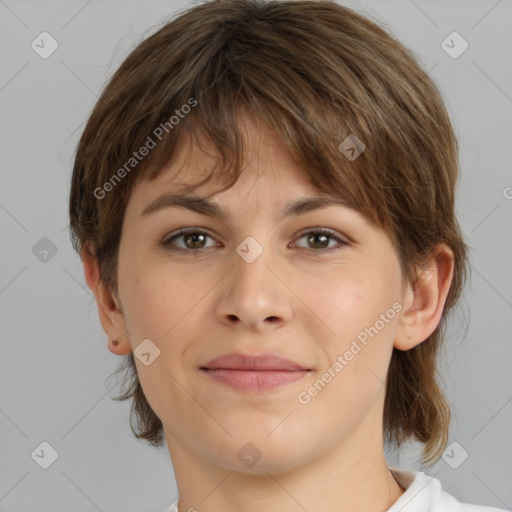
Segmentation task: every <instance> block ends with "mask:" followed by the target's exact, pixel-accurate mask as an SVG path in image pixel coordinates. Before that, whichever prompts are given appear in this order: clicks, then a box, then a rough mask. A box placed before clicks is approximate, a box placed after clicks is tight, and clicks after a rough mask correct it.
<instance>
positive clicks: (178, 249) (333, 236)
mask: <svg viewBox="0 0 512 512" xmlns="http://www.w3.org/2000/svg"><path fill="white" fill-rule="evenodd" d="M190 234H201V235H206V236H208V237H210V238H212V239H213V237H212V236H211V235H209V234H208V233H207V232H206V231H202V230H200V229H196V228H189V229H186V230H181V231H178V232H177V233H176V234H174V235H173V236H171V237H170V238H167V239H166V240H164V241H163V242H162V245H163V246H164V247H165V248H166V249H167V250H169V251H174V252H178V253H199V252H202V251H203V250H205V249H208V247H204V248H202V249H183V248H181V247H172V246H171V244H172V242H173V241H174V240H176V239H177V238H180V237H183V236H184V235H190ZM310 234H315V235H326V236H328V237H329V238H331V239H336V240H337V241H338V242H340V243H339V244H338V245H337V246H334V247H330V248H324V249H308V248H304V247H300V249H306V250H310V251H314V252H322V253H330V252H333V251H338V250H340V249H341V248H342V247H343V246H345V245H348V243H347V242H345V241H344V240H342V239H341V238H340V237H338V236H337V235H336V233H335V232H334V231H332V230H330V229H327V228H318V229H313V228H312V229H311V230H310V231H306V232H303V233H302V234H301V235H300V237H299V239H300V238H302V237H304V236H305V235H310ZM212 247H213V246H212Z"/></svg>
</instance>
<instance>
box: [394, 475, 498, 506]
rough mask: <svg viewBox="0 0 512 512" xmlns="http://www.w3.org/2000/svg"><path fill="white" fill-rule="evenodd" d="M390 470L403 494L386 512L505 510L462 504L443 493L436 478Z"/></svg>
mask: <svg viewBox="0 0 512 512" xmlns="http://www.w3.org/2000/svg"><path fill="white" fill-rule="evenodd" d="M390 469H391V472H392V473H393V476H394V477H395V480H396V481H397V482H398V483H399V484H400V485H401V486H402V488H404V489H405V492H404V494H402V496H400V498H398V500H397V501H396V502H395V504H394V505H393V506H392V507H391V508H389V509H388V511H387V512H398V511H401V512H506V511H505V509H499V508H495V507H487V506H484V505H473V504H471V503H462V502H460V501H458V500H457V499H456V498H455V497H454V496H452V495H451V494H448V493H447V492H446V491H444V490H443V489H442V486H441V482H440V481H439V480H438V479H437V478H433V477H430V476H428V475H425V473H423V472H421V471H407V470H404V469H400V468H390Z"/></svg>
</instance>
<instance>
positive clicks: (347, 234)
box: [82, 117, 453, 512]
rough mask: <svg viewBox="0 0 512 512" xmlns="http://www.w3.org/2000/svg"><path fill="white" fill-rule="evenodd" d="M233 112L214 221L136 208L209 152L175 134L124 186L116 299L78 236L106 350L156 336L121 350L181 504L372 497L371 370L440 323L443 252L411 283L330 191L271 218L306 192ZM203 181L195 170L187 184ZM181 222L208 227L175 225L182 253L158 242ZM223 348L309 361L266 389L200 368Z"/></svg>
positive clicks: (382, 479) (378, 398)
mask: <svg viewBox="0 0 512 512" xmlns="http://www.w3.org/2000/svg"><path fill="white" fill-rule="evenodd" d="M244 128H245V133H246V137H247V143H248V147H247V153H246V160H245V164H246V166H245V169H244V172H243V174H242V175H241V177H240V179H239V180H238V182H237V183H236V184H235V185H234V186H233V187H232V188H231V189H229V190H226V191H225V192H222V193H220V194H216V195H214V196H212V197H211V198H210V200H212V201H215V202H216V203H217V204H219V205H222V206H224V207H225V208H227V209H228V210H229V212H230V217H229V218H228V219H227V221H226V222H222V221H221V220H219V219H217V218H212V217H208V216H205V215H201V214H199V213H196V212H191V211H189V210H185V209H182V208H177V207H175V208H168V209H163V210H160V211H158V212H155V213H153V214H151V215H147V216H145V217H141V212H142V211H143V210H144V208H145V207H146V206H147V205H148V204H149V203H150V202H151V201H152V200H153V199H155V198H156V197H158V196H160V195H161V194H162V193H163V192H164V191H172V192H179V191H181V190H182V186H183V184H184V183H194V182H195V181H197V180H198V178H200V177H201V176H202V174H201V172H200V169H205V166H207V165H211V163H212V160H211V158H210V157H208V156H206V155H205V154H204V153H202V152H201V151H200V150H199V149H198V148H197V147H195V146H192V145H190V144H188V142H190V141H187V139H183V140H182V141H181V144H180V146H179V147H178V153H177V154H176V156H175V158H174V159H173V161H172V162H171V163H170V164H168V167H167V168H166V170H165V172H164V173H162V174H161V175H160V176H159V178H157V179H156V180H155V181H153V182H151V181H147V180H143V181H141V182H140V183H138V184H137V185H136V187H135V188H134V190H133V192H132V195H131V197H130V199H129V203H128V205H127V209H126V214H125V219H124V224H123V231H122V236H121V242H120V251H119V273H118V278H119V298H118V300H117V301H115V300H114V299H112V297H111V295H110V294H109V292H108V290H107V289H106V288H105V286H104V285H103V283H102V282H101V280H100V278H99V271H98V265H97V261H96V258H95V257H94V255H93V254H91V253H90V252H88V251H87V250H84V251H83V252H82V262H83V266H84V272H85V277H86V280H87V283H88V285H89V287H90V288H91V290H92V291H93V292H94V293H95V296H96V300H97V304H98V312H99V317H100V321H101V324H102V326H103V329H104V330H105V333H106V334H107V336H108V338H109V340H112V339H117V340H119V342H120V343H119V345H117V346H114V345H112V344H111V343H109V350H110V351H111V352H113V353H114V354H118V355H125V354H128V353H129V352H130V351H133V350H135V349H136V348H137V346H138V345H139V343H141V341H142V340H144V339H150V340H151V341H152V343H154V344H155V345H156V346H157V347H158V348H159V350H160V356H159V357H157V358H156V359H155V360H154V362H152V363H151V364H150V365H149V366H145V365H143V364H142V363H141V362H140V361H139V360H138V358H135V361H136V363H137V371H138V375H139V378H140V381H141V383H142V386H143V389H144V393H145V395H146V397H147V399H148V401H149V403H150V405H151V407H152V408H153V410H154V411H155V413H156V414H157V415H158V417H159V418H160V419H161V420H162V422H163V424H164V431H165V436H166V440H167V445H168V449H169V452H170V454H171V458H172V464H173V468H174V472H175V476H176V480H177V485H178V490H179V495H180V499H179V510H180V512H184V511H187V510H189V508H191V507H194V508H195V509H197V510H199V511H200V512H218V511H219V510H222V511H224V512H235V511H238V512H239V511H244V512H256V511H258V512H261V510H265V511H281V512H282V511H289V512H300V511H303V510H308V511H312V510H315V511H316V512H327V511H330V512H332V511H333V510H336V511H339V512H344V511H347V512H348V511H352V512H353V511H365V512H367V511H384V510H386V509H388V508H389V507H390V506H391V505H392V504H393V503H395V501H396V500H397V499H398V498H399V497H400V495H401V494H403V492H404V491H403V489H402V488H401V487H400V486H399V485H398V483H397V482H396V481H395V479H394V478H393V476H392V474H391V472H390V470H389V468H388V466H387V464H386V461H385V458H384V444H383V432H382V417H383V404H384V396H385V385H384V381H385V378H386V373H387V368H388V365H389V361H390V358H391V354H392V349H393V347H396V348H397V349H400V350H408V349H410V348H412V347H414V346H415V345H417V344H419V343H421V342H422V341H424V340H425V339H426V338H427V337H428V336H429V335H430V334H431V333H432V332H433V331H434V330H435V328H436V327H437V325H438V324H439V321H440V319H441V314H442V311H443V306H444V304H445V300H446V296H447V293H448V290H449V287H450V283H451V280H452V276H453V253H452V252H451V250H450V249H449V248H448V247H447V246H445V245H438V246H436V248H435V252H433V253H432V256H433V257H432V261H431V264H430V266H429V267H428V268H427V270H426V272H425V274H424V277H425V278H424V279H421V280H420V282H419V284H418V286H417V288H416V289H415V290H414V291H413V290H412V289H411V288H410V287H409V286H408V284H407V283H405V282H404V281H403V279H402V275H401V271H400V266H399V260H398V257H397V255H396V253H395V252H394V249H393V247H392V245H391V241H390V239H389V238H388V236H387V235H386V234H385V233H384V232H383V231H382V230H380V229H378V228H377V227H375V226H374V225H372V224H370V223H369V222H368V221H367V220H366V219H365V218H364V217H363V216H362V215H361V214H359V213H358V212H356V211H353V210H350V209H348V208H346V207H344V206H342V205H332V206H329V207H327V208H325V209H320V210H316V211H312V212H308V213H306V214H304V215H302V216H298V217H289V218H283V217H282V216H280V215H279V212H280V211H281V210H282V208H283V207H284V205H285V204H287V203H288V202H291V201H294V200H297V199H299V198H303V196H314V195H319V194H318V193H316V192H315V191H314V189H312V186H311V184H309V183H307V182H305V181H304V179H303V178H302V177H301V175H300V174H299V172H298V170H297V167H296V165H295V163H294V161H293V160H292V159H291V157H290V155H289V154H288V153H287V151H286V150H285V148H284V146H283V145H282V144H281V143H280V141H279V139H278V138H277V136H276V135H275V133H274V132H273V131H271V130H269V129H266V130H265V129H262V128H260V127H259V126H258V125H257V124H256V123H255V122H253V121H252V120H251V119H250V118H248V117H245V119H244ZM188 150H191V151H190V152H189V151H188ZM217 188H218V187H215V186H214V185H212V184H211V183H209V184H208V185H207V186H205V187H202V188H199V189H196V191H195V195H198V196H201V197H204V196H206V195H208V194H209V193H210V192H211V191H212V190H216V189H217ZM187 227H193V228H198V230H201V231H203V232H204V231H207V234H208V235H209V237H211V238H206V239H204V241H203V245H201V244H200V243H199V244H198V243H197V242H196V245H194V244H193V243H192V242H191V241H190V240H189V247H190V246H192V249H187V245H186V242H187V237H186V236H185V237H183V236H182V237H180V238H178V239H176V240H175V241H174V243H175V245H176V246H178V247H181V248H183V249H185V250H188V251H189V252H188V253H186V254H180V253H177V252H173V251H171V250H170V248H166V247H164V246H163V245H162V242H163V241H165V240H167V239H169V238H170V236H169V235H172V234H173V233H176V231H178V229H181V228H187ZM318 227H326V228H330V229H332V230H334V231H335V232H336V234H335V235H334V236H335V237H337V236H338V235H339V240H341V241H345V242H348V243H347V244H346V245H338V244H339V240H338V239H336V238H327V239H326V240H325V241H324V245H321V244H318V245H316V246H315V245H314V242H313V243H311V241H310V242H308V237H307V236H304V235H305V234H307V233H308V232H310V230H311V228H318ZM248 236H251V237H253V238H254V239H255V240H256V241H257V242H258V243H259V244H260V245H261V246H262V247H263V249H264V250H263V253H262V254H261V255H260V256H258V257H257V258H256V260H255V261H253V262H252V263H247V262H246V261H245V260H244V259H242V258H241V257H240V256H239V255H238V254H237V252H236V248H237V246H238V245H239V244H240V243H241V242H242V241H243V240H244V239H245V238H246V237H248ZM349 240H350V241H349ZM320 242H322V239H320ZM336 246H338V247H339V249H338V250H335V251H331V252H327V251H326V249H325V248H322V247H326V248H328V249H330V248H333V247H336ZM194 247H204V248H202V249H195V248H194ZM194 251H195V252H194ZM322 253H323V255H322ZM394 303H399V304H400V305H401V307H402V308H401V311H400V312H399V313H397V314H396V315H395V316H394V318H392V319H389V320H388V322H387V323H385V326H384V328H382V329H381V330H380V331H379V332H378V334H377V335H376V336H374V337H373V338H369V339H368V343H367V345H366V346H362V345H361V344H360V345H361V346H362V347H363V348H362V350H361V351H360V352H358V353H357V355H355V356H354V357H353V359H352V360H351V361H349V362H348V363H347V365H346V366H344V368H343V370H342V371H340V372H339V373H337V374H336V376H335V377H334V378H332V380H331V381H330V382H329V383H328V384H327V385H326V386H325V387H324V388H323V389H322V390H321V392H318V394H317V395H316V396H314V397H312V398H311V400H310V401H309V403H307V404H302V403H299V401H298V399H297V397H298V394H299V393H300V392H303V391H307V390H308V388H309V387H310V386H312V384H313V383H314V382H315V381H317V380H318V379H319V378H321V376H322V374H323V373H324V372H326V370H327V369H328V368H329V367H331V366H332V364H333V363H334V362H335V361H336V360H337V357H338V356H339V355H343V354H344V353H345V352H346V351H347V350H348V349H349V348H350V346H351V343H352V341H353V340H354V339H356V336H357V335H358V334H359V333H360V332H361V331H362V330H364V328H365V327H369V326H372V325H374V324H375V323H376V321H377V320H378V319H379V318H380V317H379V315H381V314H384V313H386V311H387V310H389V309H390V308H391V307H392V305H393V304H394ZM127 333H129V334H127ZM234 351H240V352H249V353H263V352H271V353H274V354H279V355H282V356H284V357H288V358H289V359H292V360H294V361H296V362H298V363H299V364H302V365H304V366H307V367H308V368H309V369H310V370H311V371H310V372H309V373H307V374H306V376H305V377H303V378H302V379H300V380H299V381H297V382H294V383H290V384H286V385H285V386H282V387H280V388H278V389H276V390H272V391H267V392H260V393H246V392H242V391H236V390H233V389H231V388H229V387H227V386H225V385H223V384H221V383H217V382H216V381H214V380H213V379H211V378H210V377H209V376H208V375H205V374H204V373H203V372H201V371H200V370H199V367H200V366H201V365H205V364H206V363H207V362H208V361H210V360H211V359H213V358H214V357H217V356H219V355H222V354H226V353H230V352H234ZM248 441H250V442H251V443H253V445H255V446H256V447H257V450H258V451H259V452H260V453H261V459H260V460H259V461H258V462H257V463H256V464H255V465H254V466H252V467H251V468H249V467H246V466H245V465H244V464H242V462H241V461H240V460H239V458H238V457H237V452H238V451H239V450H240V449H241V448H242V447H243V446H244V445H245V444H246V443H247V442H248Z"/></svg>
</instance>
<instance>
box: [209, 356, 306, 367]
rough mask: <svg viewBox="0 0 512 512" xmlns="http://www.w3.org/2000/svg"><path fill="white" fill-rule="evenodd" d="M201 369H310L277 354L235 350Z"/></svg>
mask: <svg viewBox="0 0 512 512" xmlns="http://www.w3.org/2000/svg"><path fill="white" fill-rule="evenodd" d="M201 369H206V370H220V369H226V370H259V371H265V370H281V371H298V370H308V369H309V368H305V367H303V366H301V365H300V364H298V363H296V362H294V361H292V360H291V359H288V358H286V357H282V356H279V355H276V354H268V353H267V354H244V353H241V352H233V353H231V354H225V355H223V356H220V357H216V358H215V359H212V360H211V361H209V362H208V363H206V364H205V365H203V366H201Z"/></svg>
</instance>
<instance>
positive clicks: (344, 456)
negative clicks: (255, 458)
mask: <svg viewBox="0 0 512 512" xmlns="http://www.w3.org/2000/svg"><path fill="white" fill-rule="evenodd" d="M367 419H368V420H374V419H375V418H370V417H369V418H367ZM375 427H379V428H380V423H379V422H374V421H368V422H367V423H366V424H365V425H360V428H359V429H358V430H357V432H355V433H354V434H353V435H352V436H350V438H346V439H344V440H343V441H342V442H341V443H339V444H337V445H336V448H335V449H334V450H332V449H331V450H329V449H327V450H326V451H325V453H321V454H320V455H319V456H318V457H317V458H316V459H314V460H310V461H308V462H307V463H306V464H303V465H302V466H300V467H294V468H293V469H290V470H287V471H273V470H272V469H273V468H272V465H271V464H270V463H267V464H266V465H265V466H259V465H257V466H255V468H256V467H259V470H258V471H259V472H258V474H254V473H247V472H239V471H235V470H230V469H228V468H223V467H219V465H214V464H212V462H211V461H206V460H205V459H204V458H202V457H201V456H200V454H198V453H197V452H195V451H194V450H193V449H189V448H188V447H186V446H184V445H183V444H182V443H181V442H179V440H178V439H177V438H176V437H175V436H174V435H172V433H170V432H167V431H166V439H167V443H168V447H169V452H170V453H171V457H172V462H173V468H174V473H175V476H176V482H177V485H178V491H179V496H180V497H179V502H178V508H179V512H188V511H191V512H193V511H194V510H196V511H200V512H218V511H219V510H222V511H223V512H240V511H243V512H261V511H262V510H265V511H266V512H277V511H279V512H298V511H304V510H305V511H313V510H314V511H315V512H328V511H329V512H332V511H336V512H349V511H350V512H359V511H361V512H363V511H364V512H368V511H371V512H384V511H386V510H388V509H389V508H390V507H391V506H392V505H393V504H394V503H395V502H396V500H397V499H398V498H399V497H400V496H401V495H402V494H403V492H404V491H403V489H402V488H401V487H400V486H399V485H398V483H397V482H396V481H395V479H394V478H393V475H392V474H391V471H390V470H389V468H388V466H387V464H386V461H385V457H384V449H383V440H382V435H380V436H375ZM369 429H370V430H372V432H369V431H368V430H369ZM372 439H373V440H375V441H374V442H373V444H372V443H371V442H370V441H369V440H372ZM328 444H329V443H328ZM321 448H322V447H319V452H321ZM299 449H300V447H299ZM276 465H277V464H276Z"/></svg>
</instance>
